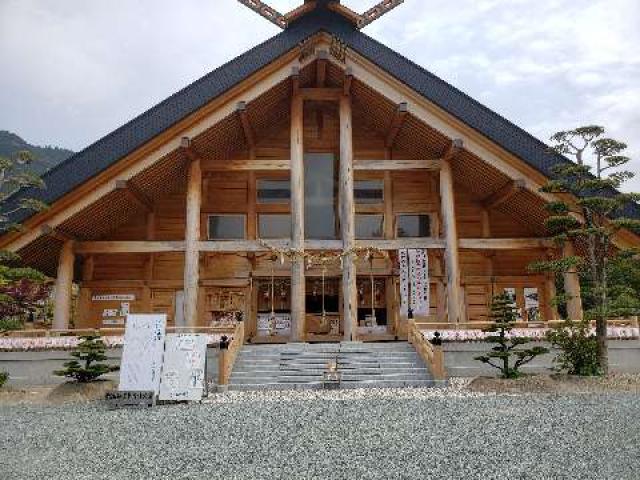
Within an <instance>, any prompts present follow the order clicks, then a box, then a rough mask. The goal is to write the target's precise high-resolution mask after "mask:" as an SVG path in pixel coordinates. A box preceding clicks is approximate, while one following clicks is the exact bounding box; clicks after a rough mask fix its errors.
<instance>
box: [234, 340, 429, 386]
mask: <svg viewBox="0 0 640 480" xmlns="http://www.w3.org/2000/svg"><path fill="white" fill-rule="evenodd" d="M336 361H337V363H338V369H339V371H340V372H341V373H342V382H341V385H340V386H341V388H403V387H430V386H434V385H436V384H437V382H436V381H434V380H433V378H432V376H431V374H430V373H429V370H428V369H427V367H426V365H425V364H424V362H423V361H422V359H421V358H420V357H419V356H418V354H417V353H416V351H415V350H414V349H413V347H412V346H411V345H409V344H408V343H406V342H395V343H357V342H353V343H351V342H350V343H326V344H287V345H245V346H244V347H243V348H242V350H241V351H240V354H239V355H238V358H237V359H236V363H235V366H234V369H233V372H232V374H231V381H230V384H229V390H295V389H321V388H323V383H322V377H323V375H322V374H323V372H325V371H326V369H327V364H328V363H329V362H336Z"/></svg>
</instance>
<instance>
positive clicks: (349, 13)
mask: <svg viewBox="0 0 640 480" xmlns="http://www.w3.org/2000/svg"><path fill="white" fill-rule="evenodd" d="M328 5H329V9H330V10H333V11H334V12H337V13H339V14H340V15H342V16H343V17H345V18H346V19H347V20H349V21H350V22H351V23H353V24H354V25H358V24H359V23H360V22H361V21H362V15H360V14H359V13H357V12H354V11H353V10H351V9H350V8H349V7H347V6H345V5H343V4H341V3H338V2H329V4H328Z"/></svg>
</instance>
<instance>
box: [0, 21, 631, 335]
mask: <svg viewBox="0 0 640 480" xmlns="http://www.w3.org/2000/svg"><path fill="white" fill-rule="evenodd" d="M335 44H336V40H335V38H332V37H331V36H330V35H328V34H327V33H325V32H321V33H318V34H316V35H314V36H313V37H311V38H308V39H307V40H306V41H305V42H304V44H302V45H300V46H299V47H297V48H294V49H292V50H290V51H287V52H286V53H285V54H282V55H280V56H279V57H278V58H277V59H275V60H274V61H272V62H270V63H269V64H268V65H267V66H266V67H264V68H260V69H258V70H257V71H256V72H255V73H253V74H251V75H248V76H246V78H243V79H242V80H241V81H239V82H238V83H237V84H235V85H234V86H233V87H232V88H229V89H228V90H227V91H226V92H225V93H224V94H221V95H219V96H217V97H216V98H214V99H212V100H211V101H210V102H208V103H206V104H205V105H204V106H202V107H201V108H198V109H196V110H195V111H193V112H192V113H191V114H189V115H187V116H185V117H184V118H182V119H181V120H180V121H178V122H175V123H174V124H172V125H170V126H168V127H167V128H165V129H164V130H162V131H161V132H160V133H158V134H156V135H153V136H151V137H150V138H149V139H148V140H147V141H145V142H143V143H142V145H141V146H139V147H138V148H135V149H132V150H131V151H129V152H128V153H126V154H125V155H123V156H121V157H119V160H118V161H117V162H114V163H112V164H110V165H109V166H108V167H106V168H104V169H102V170H101V171H100V172H99V173H97V174H96V175H93V176H92V177H91V178H89V179H86V180H84V181H83V182H81V183H79V184H78V185H76V186H75V187H74V188H72V189H70V190H69V191H68V192H67V193H65V194H64V195H62V196H61V197H60V198H59V199H57V200H56V201H55V202H53V203H52V206H51V209H49V210H48V211H46V212H43V213H41V214H38V215H35V216H33V217H31V218H29V219H27V220H26V221H25V227H26V228H25V230H24V231H23V232H20V233H12V234H9V235H5V236H4V237H3V238H2V239H1V245H0V246H1V247H4V248H10V249H12V250H14V251H18V252H19V253H20V254H21V255H22V257H23V259H24V261H25V262H26V263H28V264H30V265H33V266H35V267H37V268H40V269H42V270H44V271H45V272H47V273H49V274H50V275H52V276H55V277H56V279H57V280H56V306H55V320H54V325H53V327H54V328H55V329H65V328H69V327H70V319H71V307H72V305H71V303H72V302H71V291H72V282H75V283H77V284H78V285H79V288H80V290H79V292H80V294H79V300H78V304H77V315H76V320H75V325H74V327H76V328H94V327H108V326H121V325H122V322H123V315H124V314H126V312H133V313H145V312H164V313H167V314H168V316H169V323H170V324H173V325H184V326H209V325H213V324H219V323H223V322H233V321H235V320H236V319H237V317H238V315H239V313H240V312H241V313H242V316H243V318H244V319H245V321H246V328H245V330H246V332H247V335H248V336H249V337H256V338H257V337H259V336H260V335H261V332H262V334H264V333H265V332H264V330H265V328H267V329H268V335H269V336H273V334H274V333H276V335H275V336H276V337H277V336H278V332H277V328H275V327H274V325H268V326H267V327H265V316H266V315H268V314H269V313H270V312H271V311H275V310H277V311H278V313H279V314H281V315H283V316H287V315H288V317H287V318H290V328H289V329H288V330H286V329H285V330H283V331H284V332H285V333H286V338H285V339H290V340H294V341H300V340H327V339H340V338H363V337H366V336H374V337H375V336H377V337H379V338H394V337H396V336H401V335H406V318H401V317H400V308H399V295H398V276H399V271H398V261H397V252H398V251H399V250H402V249H406V248H418V249H426V250H427V252H428V258H429V281H430V285H431V288H430V291H431V295H430V303H431V309H430V310H431V311H430V315H431V316H432V318H433V320H437V321H438V322H442V323H450V324H452V325H454V324H468V323H470V324H473V322H476V321H483V320H486V319H487V314H488V305H489V302H490V299H491V297H492V295H493V294H495V293H498V292H500V291H503V290H504V289H510V290H511V291H512V292H513V293H514V294H515V299H516V303H517V304H518V306H519V307H520V309H521V310H522V312H523V319H524V320H529V321H531V322H540V321H545V320H551V319H557V318H558V314H557V312H556V311H555V310H554V308H553V306H552V303H551V301H550V299H551V298H553V297H554V296H555V281H554V279H553V278H551V277H547V276H542V275H534V274H531V273H529V271H528V265H529V264H530V263H531V262H533V261H535V260H539V259H544V258H548V257H550V256H552V257H557V256H561V255H563V254H571V250H572V247H571V245H569V244H568V245H566V246H565V247H564V248H563V249H560V250H558V248H557V247H556V246H555V245H553V244H552V243H551V242H550V241H549V240H548V239H547V238H545V229H544V220H545V218H546V215H547V214H546V211H545V205H546V203H547V202H548V201H550V200H552V197H550V196H549V195H548V194H543V193H540V192H539V188H540V186H541V185H543V184H544V183H545V181H546V177H545V176H544V175H543V174H542V173H540V172H539V171H537V170H535V169H534V168H532V167H531V165H529V164H528V163H526V162H524V161H523V160H522V159H520V158H518V157H517V156H515V155H514V154H512V153H510V152H508V151H507V150H505V149H504V148H502V147H500V146H499V145H497V144H496V143H495V142H493V141H491V140H489V139H488V138H486V137H485V136H483V135H482V134H480V133H479V132H478V131H477V130H476V129H474V128H471V127H469V126H468V125H466V124H465V123H464V122H462V121H460V120H459V119H458V118H456V117H454V116H453V115H451V114H449V113H447V112H446V111H445V110H443V109H442V108H440V107H438V106H437V105H435V104H434V103H432V102H430V101H428V100H427V99H425V98H424V97H422V96H421V95H419V94H417V93H416V92H415V91H414V90H412V89H411V88H410V87H409V86H407V85H405V84H403V83H402V82H399V81H397V80H395V79H394V78H393V77H392V76H390V75H389V74H388V73H387V72H385V71H383V70H382V69H381V68H379V67H377V66H375V65H374V64H373V63H372V62H370V61H369V60H367V59H366V58H364V57H363V56H362V55H359V54H358V53H356V52H354V51H350V50H348V49H342V50H340V51H338V52H336V47H335ZM321 191H322V192H324V193H322V192H321ZM319 192H320V193H319ZM621 241H626V242H634V241H635V237H634V238H631V239H622V240H621ZM366 247H371V248H374V249H375V250H376V251H381V252H382V251H383V252H387V253H386V254H385V255H376V256H374V258H373V259H372V260H371V261H369V260H367V259H364V258H362V257H361V256H358V252H359V251H361V249H363V248H366ZM280 252H286V254H283V255H280ZM303 252H306V253H310V254H319V253H322V252H335V253H336V254H340V253H342V254H343V261H342V263H339V262H337V261H336V262H333V263H330V264H327V265H325V267H324V268H322V267H321V266H319V265H317V264H311V265H309V262H307V261H306V260H305V256H304V255H303ZM281 257H282V258H281ZM564 285H565V289H566V290H567V292H568V293H569V295H570V296H572V299H571V300H570V302H569V314H570V315H571V316H572V317H574V318H578V317H580V316H581V315H582V313H581V305H580V300H579V298H580V297H579V283H578V281H577V275H576V274H575V273H569V274H567V275H566V276H565V282H564ZM527 295H528V296H529V297H531V296H534V295H535V297H536V298H537V306H536V307H535V309H529V308H528V307H529V305H528V303H527V300H526V299H525V296H527ZM319 298H322V300H323V302H322V303H323V306H322V308H320V307H319V306H318V305H319V304H318V302H319V300H318V299H319ZM321 311H325V312H327V315H328V316H329V317H331V321H330V322H329V324H327V322H326V318H324V316H322V315H320V312H321ZM367 312H371V313H367ZM372 317H373V318H376V317H377V320H379V321H378V322H375V321H374V322H373V323H372V322H371V320H372ZM376 323H377V325H376Z"/></svg>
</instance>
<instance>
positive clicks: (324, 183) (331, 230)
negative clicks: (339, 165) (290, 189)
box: [304, 153, 338, 240]
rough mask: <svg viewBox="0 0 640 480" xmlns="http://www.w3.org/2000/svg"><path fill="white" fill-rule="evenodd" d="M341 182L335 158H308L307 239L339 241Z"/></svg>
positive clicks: (306, 169)
mask: <svg viewBox="0 0 640 480" xmlns="http://www.w3.org/2000/svg"><path fill="white" fill-rule="evenodd" d="M337 185H338V182H337V178H336V168H335V157H334V155H332V154H330V153H329V154H325V153H312V154H306V155H305V156H304V211H305V236H306V237H307V238H312V239H314V240H332V239H335V238H337V232H336V230H337V229H336V202H337V192H338V188H337Z"/></svg>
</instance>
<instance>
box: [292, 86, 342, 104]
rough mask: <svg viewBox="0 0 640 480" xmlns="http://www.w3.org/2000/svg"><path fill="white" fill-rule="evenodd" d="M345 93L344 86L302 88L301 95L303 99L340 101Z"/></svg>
mask: <svg viewBox="0 0 640 480" xmlns="http://www.w3.org/2000/svg"><path fill="white" fill-rule="evenodd" d="M343 95H344V90H343V89H342V88H301V89H300V96H301V97H302V99H303V100H316V101H320V102H323V101H327V102H328V101H338V100H340V97H342V96H343Z"/></svg>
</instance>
